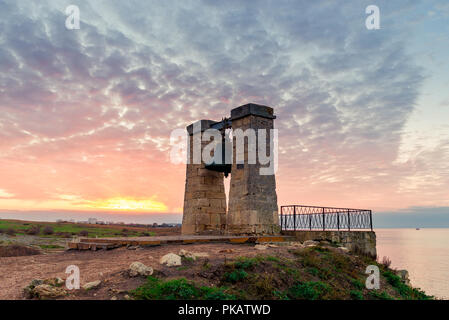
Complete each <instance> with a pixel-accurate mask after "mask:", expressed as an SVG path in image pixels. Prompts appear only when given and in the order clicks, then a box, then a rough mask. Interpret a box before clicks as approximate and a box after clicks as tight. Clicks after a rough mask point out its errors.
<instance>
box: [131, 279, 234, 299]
mask: <svg viewBox="0 0 449 320" xmlns="http://www.w3.org/2000/svg"><path fill="white" fill-rule="evenodd" d="M131 294H132V295H133V296H134V298H136V299H142V300H193V299H195V300H196V299H206V300H231V299H235V296H233V295H231V294H227V293H226V292H224V290H223V288H211V287H204V286H203V287H198V286H197V285H195V283H194V282H192V281H188V280H186V279H184V278H181V279H174V280H168V281H164V280H161V279H158V278H155V277H151V276H150V277H148V279H147V282H146V283H145V284H144V285H143V286H141V287H139V288H137V289H135V290H133V291H132V292H131Z"/></svg>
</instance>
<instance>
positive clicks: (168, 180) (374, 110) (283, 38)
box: [0, 1, 449, 210]
mask: <svg viewBox="0 0 449 320" xmlns="http://www.w3.org/2000/svg"><path fill="white" fill-rule="evenodd" d="M66 3H67V5H68V4H69V3H68V2H67V1H66V2H58V3H56V2H53V1H42V2H39V3H37V4H36V3H35V4H32V5H31V4H30V6H28V5H27V3H26V2H16V1H2V3H1V4H0V5H1V6H2V8H1V10H0V12H1V13H0V16H1V20H0V21H1V22H0V30H1V31H0V45H1V46H0V65H1V68H2V69H1V70H2V72H1V73H0V92H1V97H0V111H1V115H0V128H1V130H0V138H1V140H0V175H1V176H2V181H1V182H0V188H4V189H5V190H11V192H13V193H14V195H16V197H17V198H19V199H35V200H37V201H38V200H45V199H49V198H52V197H55V196H54V195H58V194H75V195H77V196H80V197H82V198H83V199H85V200H88V201H96V200H98V199H108V198H116V197H123V196H130V197H134V198H139V199H141V198H148V199H150V198H151V197H153V196H157V198H158V199H160V201H161V202H163V203H167V204H168V206H169V210H170V209H173V208H179V207H181V206H182V197H183V186H184V169H183V168H182V167H179V166H174V165H171V164H170V163H169V162H168V159H169V156H168V152H167V150H169V145H168V143H169V136H170V132H171V130H173V129H175V128H179V127H181V128H182V127H185V126H186V125H188V124H190V123H192V122H194V121H196V120H197V119H221V118H222V117H223V116H227V115H229V112H230V109H232V108H234V107H236V106H238V105H241V104H244V103H247V102H256V103H262V104H267V105H270V106H273V107H275V111H276V113H277V116H278V119H277V121H276V126H277V128H279V130H280V132H279V137H280V151H281V155H280V171H279V175H278V189H279V198H280V202H281V203H290V202H297V201H298V200H301V201H304V202H308V203H312V204H327V205H346V206H351V207H353V206H362V207H367V206H368V207H370V206H376V207H383V206H385V207H397V206H403V205H404V203H408V204H410V205H412V204H416V201H418V202H422V203H424V202H425V203H427V202H429V201H431V199H432V196H431V193H432V192H437V193H438V194H439V195H440V196H439V199H440V200H439V202H440V203H442V204H443V203H445V202H447V199H446V198H444V197H443V193H441V192H440V191H439V189H437V190H435V188H434V187H433V186H432V185H431V183H422V182H423V181H425V180H426V177H427V173H426V172H429V171H432V172H434V173H436V174H437V173H438V171H439V170H442V169H445V168H446V165H445V164H444V161H442V160H441V161H440V160H439V161H438V166H434V165H433V164H432V163H435V161H432V159H433V157H436V158H437V159H445V158H447V156H448V151H447V149H445V148H442V149H439V150H434V151H429V153H428V154H421V155H419V156H417V158H416V159H415V160H413V163H411V162H404V163H396V162H395V160H396V158H397V156H398V149H399V145H400V142H401V135H402V129H403V127H404V125H405V123H406V122H407V120H408V118H409V117H410V114H411V113H412V112H413V110H414V107H415V105H416V103H417V99H418V97H419V94H420V88H421V85H422V83H423V81H424V79H425V78H424V75H423V74H424V72H423V70H422V69H421V68H420V67H418V66H417V64H416V63H415V62H414V60H413V58H412V57H411V56H409V54H408V53H407V50H406V46H407V43H406V42H405V41H404V40H403V38H402V35H403V34H404V32H405V31H404V27H401V26H400V24H399V23H397V22H395V17H396V16H397V15H398V14H399V13H403V12H404V11H405V12H408V10H410V9H409V8H408V7H407V6H408V5H410V6H412V5H413V3H412V2H410V1H398V2H395V3H393V4H392V3H390V2H381V3H380V6H381V7H382V8H383V10H382V12H384V13H385V16H383V18H382V25H383V26H384V27H383V28H382V29H381V30H378V31H374V32H373V31H368V30H366V28H365V24H364V19H365V13H364V9H365V7H366V5H365V4H363V3H361V4H357V5H354V4H353V3H346V2H335V3H332V2H326V3H323V2H320V3H317V2H311V1H295V2H291V1H278V2H276V3H275V2H270V1H257V2H253V1H252V2H241V1H226V2H210V1H191V2H179V1H166V2H159V1H155V2H152V1H148V2H141V1H125V2H123V1H108V2H107V3H106V2H100V1H99V2H95V3H92V2H87V1H80V2H79V6H80V10H81V20H82V21H81V22H82V23H81V29H80V30H67V29H66V28H65V27H64V21H65V14H64V9H65V4H66ZM30 8H31V9H32V14H30ZM384 8H385V9H384ZM6 12H8V14H7V13H6ZM429 161H430V162H429ZM413 178H414V179H417V180H419V181H420V182H416V181H415V182H416V183H415V184H416V188H415V189H414V190H413V192H408V191H407V192H405V191H404V185H407V183H408V181H409V179H413ZM438 179H439V185H440V186H439V187H438V188H441V186H447V185H448V184H449V178H448V177H447V176H440V177H439V178H438ZM416 194H420V195H422V196H421V198H419V197H418V198H419V199H414V198H416V196H414V195H416ZM298 198H299V199H298Z"/></svg>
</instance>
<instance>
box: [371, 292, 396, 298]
mask: <svg viewBox="0 0 449 320" xmlns="http://www.w3.org/2000/svg"><path fill="white" fill-rule="evenodd" d="M369 294H370V296H371V297H373V298H374V299H379V300H394V298H393V297H392V296H390V295H389V294H388V293H386V292H385V291H382V292H378V291H376V290H371V291H370V292H369Z"/></svg>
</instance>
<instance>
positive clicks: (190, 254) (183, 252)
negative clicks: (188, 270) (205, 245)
mask: <svg viewBox="0 0 449 320" xmlns="http://www.w3.org/2000/svg"><path fill="white" fill-rule="evenodd" d="M179 255H180V256H181V257H184V258H190V259H193V260H196V257H195V255H194V254H193V252H189V251H187V250H184V249H181V250H179Z"/></svg>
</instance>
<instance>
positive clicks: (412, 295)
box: [383, 270, 433, 300]
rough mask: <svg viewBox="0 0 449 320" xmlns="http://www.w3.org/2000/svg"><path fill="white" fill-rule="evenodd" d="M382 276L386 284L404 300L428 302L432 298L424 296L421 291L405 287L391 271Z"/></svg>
mask: <svg viewBox="0 0 449 320" xmlns="http://www.w3.org/2000/svg"><path fill="white" fill-rule="evenodd" d="M383 276H384V277H385V278H386V279H387V281H388V283H389V284H391V286H392V287H393V288H394V289H395V290H396V291H397V292H398V293H399V294H400V295H401V297H402V298H404V299H406V300H430V299H432V298H433V297H432V296H428V295H426V294H425V293H424V292H423V291H421V290H420V289H417V288H412V287H410V286H407V285H406V284H405V283H403V282H402V281H401V278H400V277H399V276H398V275H396V274H394V273H393V272H392V271H390V270H387V271H384V272H383Z"/></svg>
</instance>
